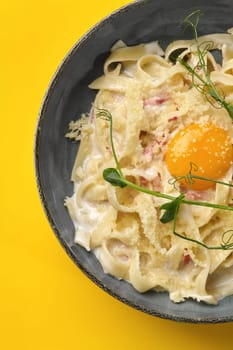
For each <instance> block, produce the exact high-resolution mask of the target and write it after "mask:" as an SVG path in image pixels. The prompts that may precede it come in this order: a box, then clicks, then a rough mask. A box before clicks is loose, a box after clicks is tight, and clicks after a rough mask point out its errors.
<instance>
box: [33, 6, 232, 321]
mask: <svg viewBox="0 0 233 350" xmlns="http://www.w3.org/2000/svg"><path fill="white" fill-rule="evenodd" d="M196 9H201V10H202V11H203V12H204V13H205V15H204V16H203V17H202V19H201V23H200V25H199V34H200V35H201V34H206V33H215V32H224V31H226V29H228V28H230V27H233V16H232V14H233V2H232V1H231V0H228V1H227V0H221V1H219V0H218V1H217V0H210V1H209V0H205V1H203V0H188V1H187V0H186V1H185V0H169V1H164V0H147V1H146V0H145V1H135V2H134V3H132V4H129V5H128V6H126V7H124V8H121V9H120V10H118V11H117V12H115V13H113V14H112V15H111V16H109V17H107V18H105V19H104V20H103V21H102V22H100V23H99V24H97V25H96V26H95V27H94V28H92V29H91V30H90V31H89V32H88V33H87V34H86V35H85V36H84V37H83V38H82V39H81V40H80V41H79V42H78V43H77V44H76V45H75V47H74V48H73V49H72V50H71V52H70V53H69V54H68V55H67V56H66V58H65V59H64V61H63V63H62V64H61V66H60V68H59V69H58V71H57V72H56V74H55V76H54V78H53V80H52V82H51V84H50V86H49V89H48V91H47V94H46V96H45V98H44V101H43V105H42V109H41V112H40V117H39V121H38V126H37V133H36V144H35V164H36V176H37V183H38V188H39V192H40V196H41V200H42V203H43V206H44V209H45V212H46V214H47V217H48V219H49V222H50V224H51V226H52V228H53V230H54V232H55V234H56V236H57V238H58V239H59V240H60V242H61V244H62V246H63V247H64V248H65V250H66V252H67V254H68V255H69V256H70V257H71V258H72V259H73V261H74V262H75V263H76V264H77V266H78V267H79V268H80V269H81V270H82V271H83V272H84V273H85V274H86V275H87V276H88V277H89V278H91V279H92V280H93V281H94V282H95V283H96V284H97V285H98V286H100V287H101V288H103V289H104V290H105V291H107V292H108V293H109V294H111V295H113V296H114V297H116V298H118V299H119V300H121V301H123V302H125V303H126V304H128V305H130V306H132V307H134V308H136V309H139V310H141V311H143V312H146V313H148V314H151V315H154V316H158V317H162V318H167V319H172V320H176V321H185V322H194V323H217V322H228V321H233V296H232V297H227V298H225V299H224V300H222V301H221V302H220V303H219V305H217V306H210V305H205V304H203V303H200V304H198V303H196V302H194V301H191V300H188V301H186V302H184V303H181V304H175V303H173V302H171V301H170V300H169V297H168V294H167V293H156V292H152V291H151V292H148V293H144V294H140V293H138V292H136V291H135V290H134V289H133V288H132V287H131V286H130V285H129V284H128V283H127V282H124V281H118V280H117V279H115V278H113V277H111V276H109V275H107V274H104V273H103V271H102V269H101V267H100V265H99V263H98V261H97V260H96V258H95V257H94V255H93V254H92V253H88V252H86V251H85V250H84V249H83V248H82V247H79V246H78V245H76V244H74V242H73V234H74V233H73V232H74V230H73V224H72V222H71V219H70V217H69V215H68V212H67V210H66V208H65V207H64V198H65V197H66V196H67V195H71V194H72V191H73V186H72V183H71V182H70V174H71V169H72V165H73V162H74V158H75V155H76V152H77V147H78V146H77V144H75V143H72V142H69V141H68V140H67V139H65V137H64V134H65V132H66V131H67V126H68V124H69V122H70V121H71V120H74V119H77V117H78V116H80V114H81V113H82V112H87V111H89V109H90V107H91V103H92V101H93V99H94V97H95V93H94V92H93V91H91V90H89V89H88V84H89V83H90V82H91V81H92V80H93V79H95V78H96V77H98V76H99V75H101V74H102V67H103V62H104V60H105V58H106V57H107V55H108V52H109V49H110V48H111V46H112V45H113V44H114V43H115V42H116V40H118V39H122V40H123V41H124V42H126V43H127V44H128V45H131V44H137V43H141V42H148V41H151V40H159V41H160V44H161V45H162V47H166V45H167V44H168V43H169V42H171V41H172V40H174V39H181V38H184V37H186V38H191V33H189V32H188V31H187V32H185V33H184V32H183V31H182V30H181V28H180V26H179V23H180V22H181V21H182V19H183V18H184V17H185V16H186V15H187V14H189V13H191V12H192V11H193V10H196Z"/></svg>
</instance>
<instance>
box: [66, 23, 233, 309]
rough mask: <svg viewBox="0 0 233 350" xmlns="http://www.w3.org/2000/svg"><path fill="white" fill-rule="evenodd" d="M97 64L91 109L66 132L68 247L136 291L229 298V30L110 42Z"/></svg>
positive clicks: (232, 254)
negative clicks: (88, 254) (71, 141)
mask: <svg viewBox="0 0 233 350" xmlns="http://www.w3.org/2000/svg"><path fill="white" fill-rule="evenodd" d="M216 52H218V53H221V60H219V59H218V60H217V58H216V57H218V55H216ZM203 69H204V70H203ZM103 71H104V74H103V75H102V76H101V77H99V78H97V79H96V80H95V81H93V82H92V83H91V84H90V88H91V89H94V90H97V91H98V93H97V95H96V98H95V101H94V102H93V107H92V108H91V111H90V113H89V115H83V116H82V118H81V119H79V120H78V121H74V122H71V124H70V132H69V133H68V137H71V138H76V139H81V143H80V147H79V151H78V154H77V157H76V160H75V164H74V167H73V171H72V181H73V183H74V194H73V196H72V197H70V198H66V202H65V204H66V206H67V208H68V211H69V213H70V215H71V218H72V220H73V223H74V227H75V242H76V243H77V244H80V245H81V246H83V247H84V248H85V249H86V250H88V251H93V252H94V254H95V255H96V257H97V259H98V260H99V262H100V263H101V265H102V267H103V269H104V272H105V273H108V274H111V275H113V276H115V277H116V278H118V279H123V280H126V281H128V282H129V283H130V284H131V285H132V286H133V287H134V288H135V289H136V290H137V291H139V292H141V293H143V292H146V291H148V290H155V291H167V292H168V293H169V297H170V299H171V300H172V301H174V302H181V301H184V300H185V299H187V298H192V299H195V300H197V301H204V302H206V303H209V304H216V303H217V302H218V300H220V299H222V298H224V297H226V296H228V295H231V294H233V250H232V241H231V238H232V230H233V211H232V207H233V191H232V187H231V184H232V175H233V173H232V171H233V167H232V160H233V150H232V144H233V125H232V118H231V117H230V115H229V114H230V112H231V107H232V105H231V103H233V35H232V33H231V30H229V31H228V32H227V33H221V34H209V35H205V36H200V37H199V38H198V42H197V40H195V39H193V40H177V41H174V42H172V43H171V44H169V45H168V46H167V48H166V49H165V50H163V49H162V48H161V46H160V44H159V43H158V42H157V41H155V42H150V43H143V44H140V45H135V46H130V47H129V46H126V45H125V44H124V43H123V42H121V41H119V42H118V43H117V44H116V45H115V46H114V47H113V48H112V50H111V53H110V55H109V57H108V58H107V60H106V61H105V64H104V67H103ZM206 81H207V83H208V84H211V86H212V87H213V88H214V89H216V91H217V92H216V91H215V90H213V91H215V92H216V93H218V94H219V95H220V96H221V97H222V100H220V98H219V100H218V97H216V96H215V95H214V92H213V91H212V90H211V89H210V87H209V85H208V84H205V83H204V82H206ZM224 104H225V105H224ZM224 107H225V108H224ZM104 113H105V114H104ZM101 115H102V117H101ZM104 115H105V117H103V116H104ZM106 116H108V118H107V117H106ZM109 116H111V119H110V117H109ZM109 121H111V123H110V122H109ZM111 127H112V130H110V129H111ZM114 156H115V158H114ZM116 161H117V163H116ZM105 169H110V170H111V169H116V171H115V173H113V175H114V174H115V175H114V176H115V177H116V178H118V176H119V186H117V184H118V183H110V182H111V181H106V179H105V178H104V177H103V172H104V171H105ZM187 174H189V177H188V176H187ZM122 179H123V180H122ZM114 181H115V180H114ZM124 181H125V182H124ZM127 184H129V185H127ZM130 184H131V185H130ZM228 184H229V186H228ZM134 186H135V187H134ZM137 188H138V189H139V190H137ZM140 189H145V191H144V190H140ZM150 193H151V194H150ZM153 194H155V195H153ZM160 194H162V195H160ZM174 199H175V200H174ZM178 202H179V206H178V205H177V203H178ZM195 203H197V205H195ZM198 203H204V205H202V204H201V205H199V204H198ZM206 203H207V204H206ZM208 203H211V205H210V206H208ZM172 205H173V206H172ZM175 206H176V209H177V210H175V211H174V212H175V214H177V215H176V216H175V214H174V213H173V214H172V210H171V209H172V208H174V207H175ZM224 208H226V209H227V210H224ZM166 210H167V211H166ZM164 213H165V214H166V215H167V216H166V218H165V216H164ZM170 214H171V218H170V219H168V216H169V215H170ZM161 218H163V220H161ZM174 221H175V227H174ZM174 233H177V234H174ZM223 237H225V238H224V239H225V241H224V239H223ZM182 238H183V239H182ZM223 241H224V242H225V245H224V242H223ZM215 248H216V249H215Z"/></svg>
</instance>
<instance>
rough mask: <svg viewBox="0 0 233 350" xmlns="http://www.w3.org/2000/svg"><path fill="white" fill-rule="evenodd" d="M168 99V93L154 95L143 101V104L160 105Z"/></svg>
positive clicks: (145, 105) (147, 105) (148, 105)
mask: <svg viewBox="0 0 233 350" xmlns="http://www.w3.org/2000/svg"><path fill="white" fill-rule="evenodd" d="M167 100H168V96H167V95H161V96H153V97H150V98H147V99H145V100H144V102H143V106H144V107H152V106H160V105H162V104H163V103H164V102H166V101H167Z"/></svg>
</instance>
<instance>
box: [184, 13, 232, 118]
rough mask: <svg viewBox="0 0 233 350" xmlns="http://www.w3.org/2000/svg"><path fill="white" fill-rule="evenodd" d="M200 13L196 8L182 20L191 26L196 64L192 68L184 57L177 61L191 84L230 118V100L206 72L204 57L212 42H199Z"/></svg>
mask: <svg viewBox="0 0 233 350" xmlns="http://www.w3.org/2000/svg"><path fill="white" fill-rule="evenodd" d="M201 15H202V12H201V11H200V10H197V11H194V12H192V13H191V14H189V15H188V16H187V17H185V19H184V21H183V23H184V24H185V26H186V27H187V26H191V28H192V30H193V34H194V40H195V43H196V52H195V54H196V55H197V57H198V64H197V65H196V67H194V68H193V67H191V66H190V64H189V63H188V62H187V61H186V60H185V58H178V62H179V63H180V64H181V65H182V66H183V67H184V68H185V69H186V70H187V71H188V72H189V73H190V74H191V76H192V84H193V86H194V87H195V88H196V89H197V90H198V91H200V92H201V93H202V94H203V95H205V96H206V98H207V99H208V101H209V102H210V103H212V104H213V102H212V101H215V102H217V107H219V108H222V107H223V108H225V110H226V111H227V112H228V114H229V116H230V118H231V119H233V105H232V104H231V103H230V102H226V100H225V98H224V96H223V94H222V91H220V90H219V89H217V87H216V86H215V85H214V83H213V82H212V81H211V79H210V74H209V73H208V69H207V63H206V61H205V57H206V55H207V53H208V51H209V50H211V49H212V47H213V43H212V42H211V41H206V42H202V43H200V42H199V38H198V33H197V26H198V23H199V19H200V16H201ZM200 72H201V74H200ZM215 107H216V105H215Z"/></svg>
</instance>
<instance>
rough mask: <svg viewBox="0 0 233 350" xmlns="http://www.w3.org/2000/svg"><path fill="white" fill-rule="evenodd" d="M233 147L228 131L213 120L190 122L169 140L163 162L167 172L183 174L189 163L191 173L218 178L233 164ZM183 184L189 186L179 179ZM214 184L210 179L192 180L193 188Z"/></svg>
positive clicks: (187, 170) (186, 171) (187, 171)
mask: <svg viewBox="0 0 233 350" xmlns="http://www.w3.org/2000/svg"><path fill="white" fill-rule="evenodd" d="M232 159H233V148H232V143H231V140H230V138H229V136H228V134H227V132H226V131H225V130H224V129H222V128H219V127H217V126H216V125H214V124H212V123H205V124H190V125H188V126H186V127H185V128H184V129H182V130H180V131H178V132H177V133H176V134H175V136H174V137H173V138H172V139H171V141H170V142H169V143H168V148H167V151H166V154H165V161H166V164H167V167H168V170H169V171H170V173H171V174H172V175H173V176H175V177H178V176H185V175H187V174H188V173H189V172H190V167H191V164H194V166H195V167H196V169H194V170H195V171H194V170H193V171H192V175H197V176H203V177H206V178H212V179H218V178H221V177H222V176H223V175H224V174H225V173H226V171H227V170H228V169H229V167H230V166H231V164H232ZM181 185H183V186H186V187H188V186H190V185H188V184H187V182H184V180H183V182H182V180H181ZM213 185H214V183H213V182H211V181H205V180H200V179H193V184H192V185H191V189H192V190H198V191H200V190H205V189H208V188H210V187H212V186H213Z"/></svg>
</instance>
